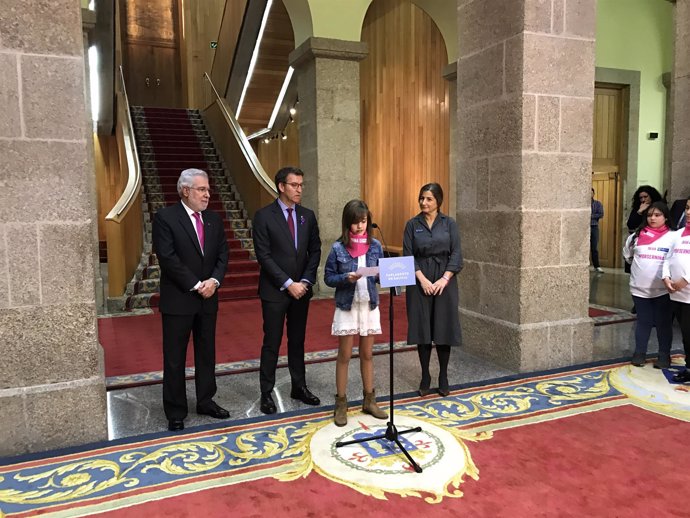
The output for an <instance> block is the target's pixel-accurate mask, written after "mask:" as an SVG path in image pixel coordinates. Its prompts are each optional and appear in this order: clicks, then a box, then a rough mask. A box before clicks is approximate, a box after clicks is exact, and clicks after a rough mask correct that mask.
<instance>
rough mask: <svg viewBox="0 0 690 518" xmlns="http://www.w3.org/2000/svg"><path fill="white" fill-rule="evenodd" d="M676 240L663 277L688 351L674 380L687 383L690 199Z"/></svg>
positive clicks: (689, 361) (689, 376) (689, 364)
mask: <svg viewBox="0 0 690 518" xmlns="http://www.w3.org/2000/svg"><path fill="white" fill-rule="evenodd" d="M673 238H674V239H673V243H672V245H671V250H670V251H669V253H668V255H667V256H666V260H665V261H664V267H663V271H662V277H663V280H664V284H665V285H666V289H668V292H669V294H670V298H671V301H672V302H671V303H672V305H673V311H674V313H675V315H676V318H677V319H678V323H679V324H680V332H681V334H682V335H683V348H684V349H685V370H684V371H682V372H679V373H678V374H676V375H675V376H673V380H674V381H679V382H682V383H685V382H688V381H690V370H688V367H690V285H689V284H688V283H690V197H689V198H688V199H687V200H686V202H685V226H683V227H682V228H680V229H678V230H677V231H676V232H674V233H673Z"/></svg>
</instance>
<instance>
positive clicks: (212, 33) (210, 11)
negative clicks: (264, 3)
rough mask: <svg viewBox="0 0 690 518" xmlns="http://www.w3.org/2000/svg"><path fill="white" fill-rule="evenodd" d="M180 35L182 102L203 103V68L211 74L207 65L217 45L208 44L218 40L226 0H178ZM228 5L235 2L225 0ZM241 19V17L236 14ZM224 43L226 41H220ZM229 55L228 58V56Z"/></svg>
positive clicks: (201, 105) (194, 105)
mask: <svg viewBox="0 0 690 518" xmlns="http://www.w3.org/2000/svg"><path fill="white" fill-rule="evenodd" d="M181 2H182V16H183V18H182V27H183V30H182V38H181V44H180V54H181V58H182V77H183V79H184V83H185V85H186V92H187V95H186V101H185V102H186V106H187V108H192V109H201V108H205V107H206V101H205V97H204V96H205V88H206V86H205V85H204V84H203V75H204V72H207V73H208V75H209V76H210V75H211V66H212V65H213V59H214V57H215V54H216V50H217V49H212V48H211V42H212V41H218V33H219V30H220V24H221V20H222V19H223V12H224V10H225V4H226V0H204V1H203V2H199V1H197V0H181ZM227 3H228V4H230V6H232V5H236V4H238V3H239V2H236V1H233V0H228V1H227ZM240 21H241V17H240ZM224 44H225V45H227V43H224ZM231 59H232V58H231Z"/></svg>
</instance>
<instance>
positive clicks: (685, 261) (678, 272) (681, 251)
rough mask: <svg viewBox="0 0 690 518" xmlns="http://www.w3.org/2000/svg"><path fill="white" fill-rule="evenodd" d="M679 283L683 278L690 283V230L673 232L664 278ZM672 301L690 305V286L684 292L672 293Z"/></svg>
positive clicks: (683, 229)
mask: <svg viewBox="0 0 690 518" xmlns="http://www.w3.org/2000/svg"><path fill="white" fill-rule="evenodd" d="M666 277H668V278H670V279H671V280H672V281H677V280H679V279H680V278H681V277H682V278H683V279H685V280H686V281H687V282H690V230H689V229H688V228H687V227H686V228H681V229H680V230H676V231H675V232H673V242H672V243H671V250H670V251H669V253H668V255H667V256H666V260H665V261H664V267H663V271H662V278H664V279H665V278H666ZM670 295H671V300H675V301H678V302H684V303H685V304H690V284H689V285H687V286H686V287H685V288H683V289H682V290H679V291H676V292H675V293H671V294H670Z"/></svg>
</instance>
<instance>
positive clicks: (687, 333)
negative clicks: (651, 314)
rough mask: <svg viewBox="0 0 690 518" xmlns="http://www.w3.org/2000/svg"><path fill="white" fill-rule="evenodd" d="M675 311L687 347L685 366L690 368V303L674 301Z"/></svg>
mask: <svg viewBox="0 0 690 518" xmlns="http://www.w3.org/2000/svg"><path fill="white" fill-rule="evenodd" d="M673 312H674V314H675V315H676V318H677V319H678V323H679V324H680V333H681V335H682V336H683V349H685V366H686V367H688V368H690V304H686V303H684V302H676V301H673Z"/></svg>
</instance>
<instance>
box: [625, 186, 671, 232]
mask: <svg viewBox="0 0 690 518" xmlns="http://www.w3.org/2000/svg"><path fill="white" fill-rule="evenodd" d="M662 200H663V198H662V196H661V194H659V191H657V190H656V189H655V188H654V187H652V186H651V185H640V186H639V187H638V188H637V190H636V191H635V194H633V198H632V209H631V210H630V215H629V216H628V224H627V226H628V231H629V232H630V233H632V232H635V230H637V227H639V226H640V225H641V224H642V223H643V222H644V220H645V212H646V211H647V209H648V208H649V206H650V205H651V204H652V203H654V202H655V201H662Z"/></svg>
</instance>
